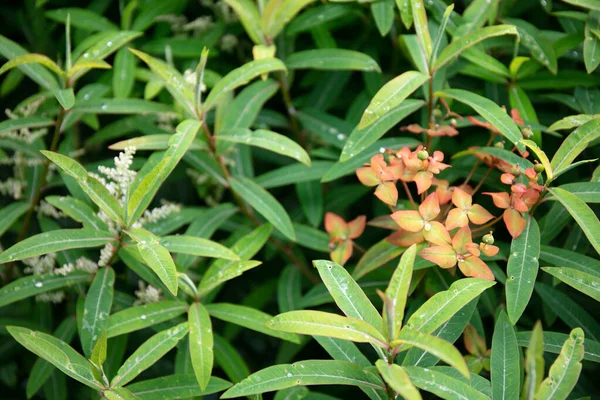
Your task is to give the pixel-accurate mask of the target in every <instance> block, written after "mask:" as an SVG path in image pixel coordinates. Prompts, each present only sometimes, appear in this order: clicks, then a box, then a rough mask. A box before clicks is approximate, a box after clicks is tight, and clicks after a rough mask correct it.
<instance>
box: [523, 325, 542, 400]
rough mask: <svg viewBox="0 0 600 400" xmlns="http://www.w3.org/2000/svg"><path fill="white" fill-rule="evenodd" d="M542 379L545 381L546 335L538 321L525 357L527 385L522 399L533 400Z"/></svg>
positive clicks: (524, 387)
mask: <svg viewBox="0 0 600 400" xmlns="http://www.w3.org/2000/svg"><path fill="white" fill-rule="evenodd" d="M542 379H544V333H543V332H542V324H541V323H540V322H539V321H538V322H537V323H536V324H535V326H534V328H533V331H531V338H530V339H529V346H528V347H527V352H526V355H525V383H524V384H523V391H522V394H521V398H523V399H527V400H529V399H533V396H534V395H535V392H536V391H537V388H538V387H539V386H540V383H541V382H542Z"/></svg>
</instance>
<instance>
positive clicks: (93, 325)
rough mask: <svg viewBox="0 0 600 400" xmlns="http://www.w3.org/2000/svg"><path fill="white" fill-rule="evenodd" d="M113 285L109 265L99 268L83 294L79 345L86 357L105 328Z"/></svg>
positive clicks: (111, 270) (111, 301) (113, 277)
mask: <svg viewBox="0 0 600 400" xmlns="http://www.w3.org/2000/svg"><path fill="white" fill-rule="evenodd" d="M114 285H115V270H114V269H112V268H110V267H104V268H100V269H98V272H97V273H96V277H95V278H94V280H93V281H92V284H91V286H90V288H89V290H88V292H87V294H86V296H85V306H84V311H83V320H82V324H83V325H82V330H81V347H82V348H83V353H84V354H85V355H86V356H88V358H89V357H90V355H91V354H92V349H93V348H94V346H95V345H96V343H97V342H98V340H99V339H100V337H101V336H102V335H103V334H104V331H105V330H106V327H107V324H108V315H109V314H110V309H111V307H112V303H113V291H114V288H113V287H114Z"/></svg>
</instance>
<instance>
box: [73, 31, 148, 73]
mask: <svg viewBox="0 0 600 400" xmlns="http://www.w3.org/2000/svg"><path fill="white" fill-rule="evenodd" d="M141 35H142V32H134V31H108V32H101V33H100V34H98V35H97V36H90V37H89V38H88V39H89V41H85V40H84V41H83V42H82V43H81V44H80V45H79V46H78V47H77V48H76V49H75V51H74V52H73V56H74V57H77V56H78V57H77V61H76V62H75V65H74V66H76V65H77V64H79V63H84V62H88V61H97V60H104V59H105V58H106V57H108V56H109V55H111V54H112V53H114V52H115V51H117V50H119V49H120V48H121V47H123V46H125V45H126V44H127V43H129V42H131V41H132V40H134V39H137V38H138V37H140V36H141ZM90 41H91V42H90ZM88 46H89V47H88ZM84 49H85V50H84ZM80 53H82V54H81V56H79V54H80ZM83 72H85V71H80V73H79V74H78V76H81V75H82V73H83Z"/></svg>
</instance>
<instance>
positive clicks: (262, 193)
mask: <svg viewBox="0 0 600 400" xmlns="http://www.w3.org/2000/svg"><path fill="white" fill-rule="evenodd" d="M229 183H230V184H231V188H232V189H233V190H234V191H235V192H236V193H237V194H239V195H240V197H241V198H242V199H244V200H245V201H247V202H248V204H250V206H252V208H254V209H255V210H256V211H257V212H258V213H259V214H260V215H262V216H263V217H265V219H266V220H267V221H269V222H270V223H271V224H273V226H274V227H275V228H277V229H278V230H279V231H280V232H281V233H283V234H284V235H285V236H286V237H287V238H289V239H290V240H292V241H295V240H296V235H295V233H294V227H293V225H292V221H291V219H290V217H289V215H288V214H287V212H286V211H285V208H283V206H282V205H281V204H280V203H279V202H278V201H277V199H275V197H273V195H271V194H270V193H269V192H267V191H266V190H265V189H263V188H261V187H260V186H258V185H257V184H256V183H255V182H254V181H252V180H251V179H248V178H245V177H243V176H238V177H235V178H233V177H232V178H230V179H229Z"/></svg>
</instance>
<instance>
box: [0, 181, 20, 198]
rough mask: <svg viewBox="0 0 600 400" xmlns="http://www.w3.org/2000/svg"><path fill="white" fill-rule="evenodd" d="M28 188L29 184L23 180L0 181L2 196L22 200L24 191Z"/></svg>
mask: <svg viewBox="0 0 600 400" xmlns="http://www.w3.org/2000/svg"><path fill="white" fill-rule="evenodd" d="M26 186H27V183H25V182H24V181H22V180H19V179H15V178H8V179H7V180H5V181H0V194H2V195H3V196H10V197H12V198H13V199H15V200H20V199H21V198H22V197H23V190H24V189H25V187H26Z"/></svg>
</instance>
